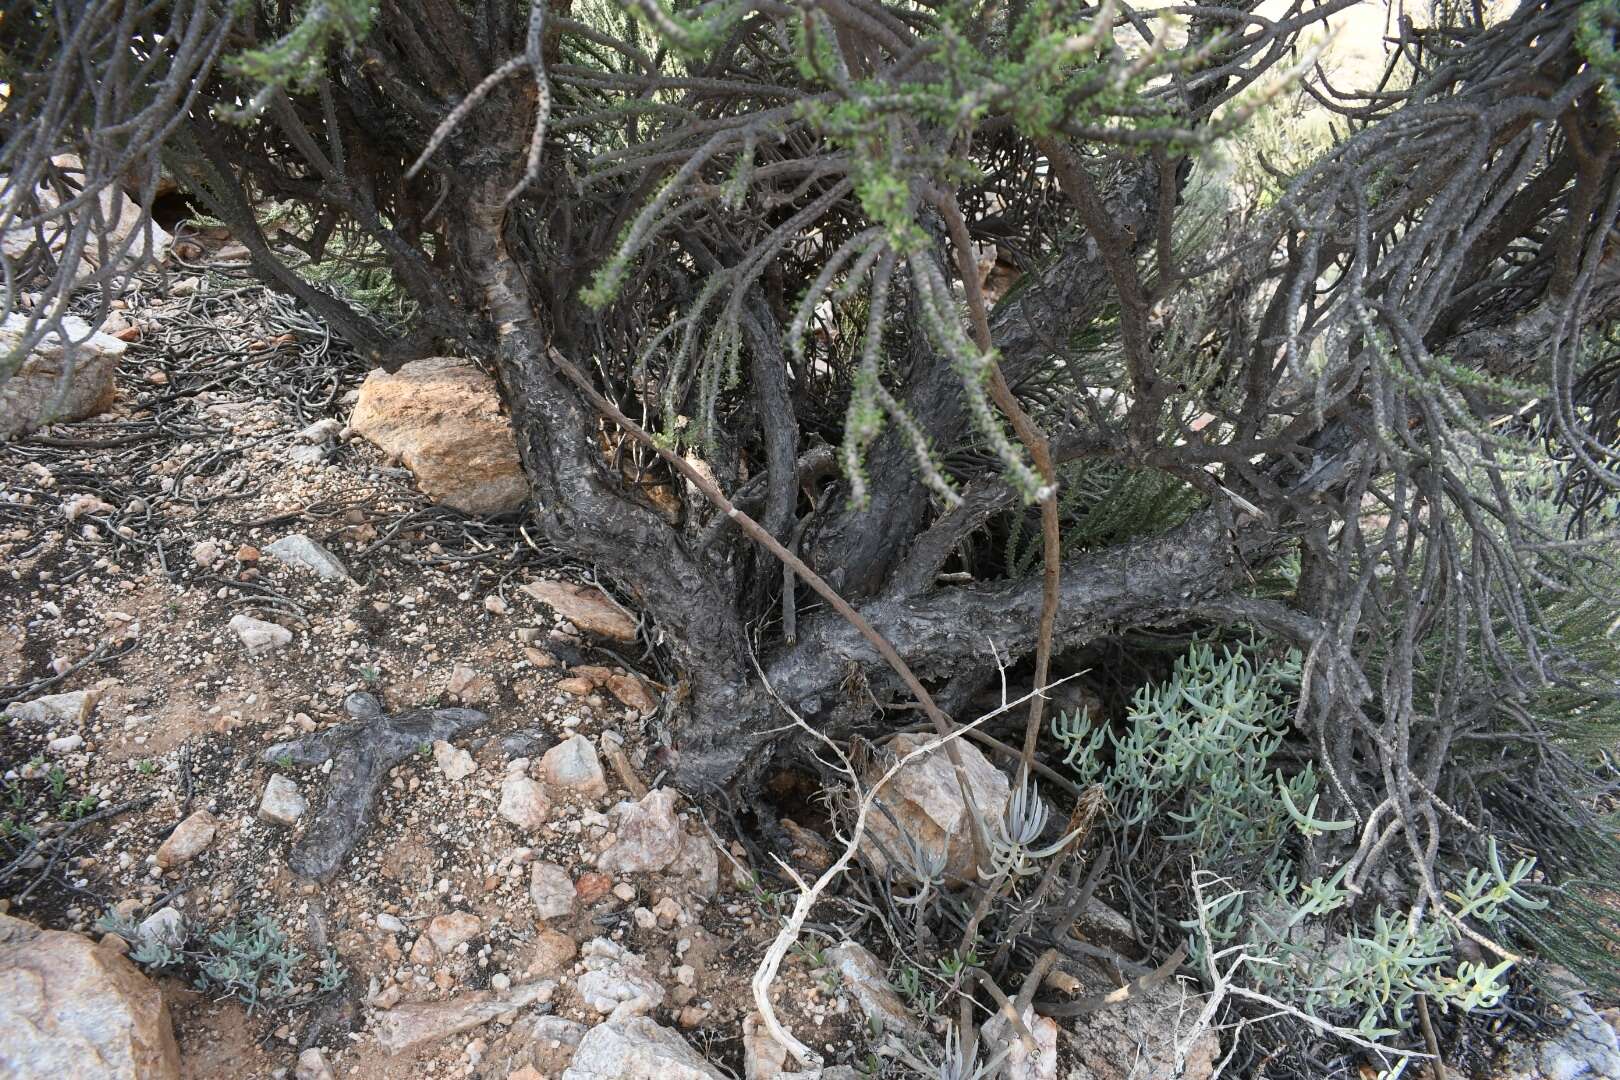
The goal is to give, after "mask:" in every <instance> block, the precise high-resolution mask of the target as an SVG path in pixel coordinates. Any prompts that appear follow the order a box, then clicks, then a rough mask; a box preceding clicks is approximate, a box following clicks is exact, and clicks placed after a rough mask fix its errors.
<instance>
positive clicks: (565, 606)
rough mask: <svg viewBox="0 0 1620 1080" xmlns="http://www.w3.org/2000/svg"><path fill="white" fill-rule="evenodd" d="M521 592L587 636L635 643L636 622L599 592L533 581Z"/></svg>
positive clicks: (561, 584) (572, 585)
mask: <svg viewBox="0 0 1620 1080" xmlns="http://www.w3.org/2000/svg"><path fill="white" fill-rule="evenodd" d="M521 589H522V591H523V592H526V593H528V594H529V595H530V596H532V597H534V598H535V599H536V600H538V601H540V602H541V603H542V604H545V605H547V606H548V607H550V608H551V609H552V610H553V611H555V612H556V613H557V614H558V615H561V616H562V617H563V618H565V619H567V620H568V621H569V622H571V623H573V624H574V625H575V626H577V627H579V628H580V629H581V630H583V631H584V632H585V633H587V634H594V635H596V636H597V637H603V638H608V639H610V640H612V641H623V642H631V641H634V640H636V621H635V620H634V619H632V618H631V617H630V616H629V615H628V614H626V613H625V611H624V609H623V608H621V607H619V605H618V604H615V603H614V602H613V601H611V600H609V599H608V598H607V597H606V596H604V595H602V592H601V591H600V590H599V589H594V588H591V587H590V586H588V585H575V584H573V583H571V582H567V581H531V582H529V583H528V584H527V585H523V586H521Z"/></svg>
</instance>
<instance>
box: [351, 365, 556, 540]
mask: <svg viewBox="0 0 1620 1080" xmlns="http://www.w3.org/2000/svg"><path fill="white" fill-rule="evenodd" d="M349 426H350V427H351V428H353V429H354V430H355V431H357V432H359V433H360V434H361V435H363V436H364V437H365V438H366V439H368V440H369V441H371V442H372V443H374V444H376V445H377V446H378V447H379V448H380V449H381V450H382V451H383V452H384V453H386V454H389V455H390V456H393V457H397V458H398V459H399V460H400V461H401V462H403V463H404V465H405V467H406V468H408V469H410V470H411V473H412V474H413V475H414V476H415V477H416V483H417V486H418V487H420V488H421V489H422V491H423V492H424V493H425V494H426V495H427V496H428V497H429V498H431V499H433V500H434V501H435V502H439V503H443V504H444V505H446V506H450V507H453V508H455V509H457V510H461V511H463V512H464V513H468V514H502V513H507V512H510V511H513V510H517V509H519V508H521V507H522V506H523V504H524V502H526V501H527V499H528V497H529V485H528V481H527V480H526V479H525V478H524V475H523V467H522V464H521V463H520V461H519V459H518V452H517V445H516V443H515V442H514V441H513V438H512V425H511V422H510V421H509V420H508V419H507V418H506V417H505V416H504V415H502V413H501V409H500V398H499V396H498V395H497V394H496V391H495V382H494V380H492V379H491V378H490V377H489V376H488V375H485V374H484V373H483V372H482V371H480V370H479V369H478V367H477V365H475V364H473V363H472V362H471V361H468V360H457V359H453V358H449V357H433V358H430V359H427V360H416V361H413V362H411V363H409V364H406V365H405V366H404V367H402V368H400V369H399V370H398V371H397V372H394V373H392V374H390V373H388V372H384V371H373V372H372V373H371V374H370V375H369V376H367V378H366V381H365V382H364V383H363V384H361V386H360V398H359V400H358V401H357V402H356V403H355V407H354V413H353V414H352V415H351V416H350V418H349Z"/></svg>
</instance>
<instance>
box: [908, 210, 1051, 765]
mask: <svg viewBox="0 0 1620 1080" xmlns="http://www.w3.org/2000/svg"><path fill="white" fill-rule="evenodd" d="M934 201H935V204H936V205H937V206H938V208H939V210H940V213H941V215H942V216H943V217H944V218H945V227H946V228H947V229H948V230H949V231H950V234H951V246H952V247H954V248H955V249H956V267H957V272H958V273H959V274H960V275H961V277H962V288H963V290H964V291H965V292H966V293H967V302H968V312H969V314H970V316H971V318H972V322H973V340H974V342H975V343H976V344H977V345H978V346H979V348H980V349H981V350H983V351H984V353H985V354H986V355H989V353H990V351H991V340H990V315H989V311H988V309H987V308H986V306H985V302H984V289H983V287H982V286H981V285H980V284H979V274H978V266H977V265H976V264H975V262H974V259H973V246H972V245H973V239H972V237H970V236H969V235H968V230H967V222H966V221H965V220H964V219H963V217H962V208H961V207H960V206H958V205H957V202H956V196H955V195H954V194H952V193H949V192H941V193H939V195H938V197H937V198H936V199H935V200H934ZM990 400H991V401H994V402H995V403H996V408H998V409H1000V410H1001V411H1002V413H1003V414H1004V415H1005V416H1006V417H1007V420H1008V421H1009V422H1010V423H1011V424H1012V427H1013V434H1015V435H1017V436H1018V441H1019V442H1021V443H1023V444H1024V449H1025V450H1027V451H1029V456H1030V459H1031V460H1032V461H1033V462H1034V463H1035V471H1036V472H1038V473H1040V474H1041V483H1042V484H1043V485H1045V487H1046V497H1045V498H1044V499H1042V500H1041V622H1040V631H1039V634H1038V635H1037V637H1036V639H1035V680H1034V685H1035V686H1037V687H1040V686H1045V685H1046V679H1047V675H1048V673H1049V671H1050V669H1051V663H1052V635H1053V632H1054V630H1055V629H1056V627H1057V611H1058V595H1059V588H1060V586H1061V584H1062V576H1063V565H1062V557H1063V547H1062V537H1061V534H1060V532H1059V529H1058V505H1057V471H1056V469H1054V468H1053V465H1052V444H1051V441H1050V440H1049V439H1047V437H1046V432H1044V431H1042V430H1041V427H1040V425H1039V424H1037V423H1036V422H1035V421H1034V419H1032V418H1031V417H1030V415H1029V414H1028V413H1027V412H1025V411H1024V407H1023V406H1022V405H1020V404H1019V403H1018V398H1016V397H1015V396H1013V392H1012V388H1011V387H1009V386H1008V385H1007V379H1006V377H1005V376H1004V375H1002V373H1001V365H1000V364H998V363H996V362H995V361H993V360H992V361H991V363H990ZM1045 706H1046V698H1045V696H1043V695H1040V694H1037V695H1036V697H1035V700H1034V701H1032V702H1031V703H1030V706H1029V719H1028V721H1026V722H1025V724H1024V748H1023V757H1022V758H1021V759H1020V768H1021V771H1020V773H1019V777H1018V778H1019V780H1023V779H1024V778H1025V777H1027V776H1028V775H1029V773H1030V768H1031V766H1033V765H1034V763H1035V740H1036V739H1037V738H1038V737H1039V735H1040V730H1041V713H1042V711H1043V710H1044V709H1045Z"/></svg>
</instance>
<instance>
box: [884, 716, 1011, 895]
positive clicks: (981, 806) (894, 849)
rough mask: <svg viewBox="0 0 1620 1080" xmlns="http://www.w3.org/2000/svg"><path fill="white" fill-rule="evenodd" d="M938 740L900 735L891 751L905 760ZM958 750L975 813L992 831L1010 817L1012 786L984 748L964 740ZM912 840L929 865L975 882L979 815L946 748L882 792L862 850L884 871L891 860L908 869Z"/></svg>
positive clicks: (930, 754)
mask: <svg viewBox="0 0 1620 1080" xmlns="http://www.w3.org/2000/svg"><path fill="white" fill-rule="evenodd" d="M932 741H933V736H931V735H897V736H895V737H894V739H893V740H892V741H891V742H890V743H889V744H888V748H889V749H890V750H891V751H893V752H894V754H895V755H896V756H897V757H901V758H904V757H905V756H906V755H907V754H910V753H911V752H912V751H914V750H916V749H917V748H918V747H920V746H925V745H927V744H928V743H929V742H932ZM956 748H957V752H958V753H959V754H960V755H961V758H962V767H963V770H964V772H965V773H966V774H967V789H968V793H969V795H970V796H971V797H972V800H973V809H974V810H976V811H977V812H978V813H979V814H980V815H982V817H983V819H984V822H985V825H986V826H987V827H989V826H993V825H994V824H995V823H996V822H999V821H1000V820H1001V819H1002V816H1003V815H1004V814H1005V813H1006V809H1007V798H1008V794H1009V791H1010V787H1011V785H1009V784H1008V782H1007V777H1006V776H1005V775H1003V774H1002V772H1001V771H1000V770H999V769H997V768H996V767H995V766H994V765H992V764H990V761H989V759H988V758H986V757H985V756H984V754H983V753H981V752H980V751H979V748H978V747H976V746H974V745H973V744H972V743H970V742H968V741H967V740H966V739H958V740H956ZM884 768H885V769H886V767H884ZM881 771H882V770H880V775H881ZM872 779H873V780H874V781H875V779H876V777H873V778H872ZM908 841H909V843H911V844H915V845H916V846H917V848H918V852H919V854H921V855H922V856H923V858H924V859H925V860H926V861H929V862H940V863H943V864H944V868H945V875H946V876H947V877H949V878H955V879H958V880H964V881H972V880H974V878H975V874H976V873H977V871H978V859H977V857H976V856H975V854H974V848H973V815H972V813H971V812H970V811H969V808H968V804H967V803H966V802H965V801H964V800H963V798H962V785H961V784H960V783H958V782H957V779H956V769H955V767H954V766H953V765H952V764H951V759H950V756H949V754H947V752H946V748H945V747H939V748H937V749H935V750H931V751H929V752H928V753H926V754H923V755H921V756H920V757H917V758H915V759H913V760H912V761H910V762H908V763H907V764H906V765H905V766H904V767H903V768H901V770H900V771H899V772H898V773H896V774H895V776H894V779H892V780H890V781H889V782H888V784H887V785H885V786H884V787H883V789H882V790H881V791H879V792H878V797H877V802H876V805H875V806H874V807H873V809H872V812H871V813H870V814H868V815H867V818H866V835H865V837H864V838H863V839H862V851H863V852H865V854H866V856H867V857H868V858H869V859H871V860H872V862H873V863H874V864H875V865H877V866H878V867H879V868H880V869H881V868H883V867H885V866H886V865H887V863H888V858H889V857H891V856H892V857H894V858H896V859H898V860H899V861H900V864H901V866H902V867H904V866H905V865H907V863H908V862H909V861H910V860H911V858H912V854H911V851H910V848H909V846H908Z"/></svg>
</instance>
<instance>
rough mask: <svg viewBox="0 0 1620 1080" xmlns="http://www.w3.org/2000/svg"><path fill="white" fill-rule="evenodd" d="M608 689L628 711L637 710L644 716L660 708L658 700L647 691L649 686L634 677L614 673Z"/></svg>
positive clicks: (610, 678)
mask: <svg viewBox="0 0 1620 1080" xmlns="http://www.w3.org/2000/svg"><path fill="white" fill-rule="evenodd" d="M607 688H608V693H610V694H612V695H613V696H614V697H616V698H618V699H619V704H621V705H623V706H624V707H625V708H627V709H634V710H636V712H638V713H640V714H641V715H642V716H646V715H648V714H649V713H651V712H653V711H654V710H655V709H657V708H658V699H657V698H655V697H653V695H652V691H651V690H648V689H647V684H646V683H644V682H642V681H641V680H640V679H638V678H636V677H635V676H634V675H627V674H625V673H623V672H614V673H613V674H612V675H610V676H608V680H607Z"/></svg>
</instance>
